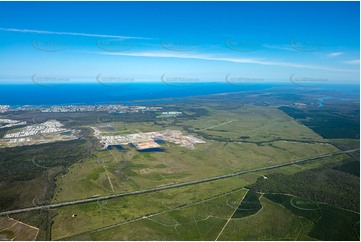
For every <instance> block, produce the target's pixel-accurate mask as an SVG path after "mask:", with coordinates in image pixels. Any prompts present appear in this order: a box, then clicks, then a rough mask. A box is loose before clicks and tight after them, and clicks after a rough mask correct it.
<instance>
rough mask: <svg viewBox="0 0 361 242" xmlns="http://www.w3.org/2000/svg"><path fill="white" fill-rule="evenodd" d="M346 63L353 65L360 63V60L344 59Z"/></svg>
mask: <svg viewBox="0 0 361 242" xmlns="http://www.w3.org/2000/svg"><path fill="white" fill-rule="evenodd" d="M343 63H345V64H351V65H360V60H347V61H344V62H343Z"/></svg>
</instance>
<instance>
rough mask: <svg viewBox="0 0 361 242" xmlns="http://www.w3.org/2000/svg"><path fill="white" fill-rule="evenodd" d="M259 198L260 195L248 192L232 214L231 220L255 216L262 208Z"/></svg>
mask: <svg viewBox="0 0 361 242" xmlns="http://www.w3.org/2000/svg"><path fill="white" fill-rule="evenodd" d="M259 197H260V195H259V194H257V193H255V192H254V191H252V190H250V191H248V192H247V195H246V196H245V198H244V199H243V200H242V203H241V204H240V205H239V206H238V208H237V210H236V211H235V212H234V214H233V216H232V218H243V217H247V216H249V215H252V214H256V213H257V212H258V211H259V210H260V209H261V208H262V205H261V203H260V201H259Z"/></svg>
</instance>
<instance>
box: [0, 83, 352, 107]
mask: <svg viewBox="0 0 361 242" xmlns="http://www.w3.org/2000/svg"><path fill="white" fill-rule="evenodd" d="M275 87H276V88H299V87H297V86H295V85H292V84H289V83H273V84H272V83H267V84H265V83H262V84H254V85H250V86H247V85H239V86H238V85H231V84H229V83H196V84H189V85H185V86H171V85H165V84H164V83H136V84H134V83H133V84H129V85H126V86H104V85H100V84H95V83H94V84H64V85H54V86H40V85H37V84H34V83H32V84H0V105H65V104H89V105H91V104H106V103H107V104H110V103H119V104H131V102H132V101H139V100H141V101H142V102H141V104H156V103H157V102H154V101H150V100H154V99H162V98H182V97H188V96H199V95H207V94H218V93H230V92H243V91H252V90H265V89H269V88H275ZM326 89H329V90H338V91H341V89H342V90H343V92H344V93H353V94H355V93H356V94H358V93H359V86H358V85H357V86H356V85H352V86H342V88H341V89H340V85H337V86H327V87H326Z"/></svg>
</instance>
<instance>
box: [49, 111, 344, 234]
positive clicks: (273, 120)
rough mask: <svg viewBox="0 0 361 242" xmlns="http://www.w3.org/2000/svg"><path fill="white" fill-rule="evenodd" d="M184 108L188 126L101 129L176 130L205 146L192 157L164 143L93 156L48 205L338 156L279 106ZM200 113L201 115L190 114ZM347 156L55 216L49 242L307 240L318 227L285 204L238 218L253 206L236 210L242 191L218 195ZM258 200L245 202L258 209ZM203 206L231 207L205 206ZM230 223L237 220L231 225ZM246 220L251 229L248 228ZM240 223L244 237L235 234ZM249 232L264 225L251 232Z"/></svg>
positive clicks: (110, 126)
mask: <svg viewBox="0 0 361 242" xmlns="http://www.w3.org/2000/svg"><path fill="white" fill-rule="evenodd" d="M185 110H187V111H184V114H185V117H187V115H189V116H188V117H190V118H184V117H182V118H180V119H174V120H172V121H170V122H162V123H158V124H155V123H154V122H131V123H129V122H123V121H121V120H119V121H116V122H107V123H99V124H98V125H97V126H98V128H99V127H100V131H102V132H104V135H119V134H130V133H137V132H150V131H159V130H164V129H177V130H180V131H182V132H183V133H184V134H193V135H195V136H197V137H199V138H201V139H203V140H205V141H206V144H197V145H196V146H195V147H196V149H194V150H190V149H187V148H183V147H179V146H177V145H175V144H171V143H168V142H167V143H165V144H161V146H162V148H164V152H138V151H137V150H135V148H133V147H130V146H128V145H124V146H123V147H122V149H116V148H113V149H111V150H102V151H100V150H98V151H94V152H93V155H92V156H91V157H89V158H87V159H84V160H82V161H81V162H79V163H76V164H73V165H72V166H71V167H69V169H68V172H67V173H66V174H64V175H62V176H59V177H57V182H56V183H57V189H56V192H55V196H54V198H53V201H52V202H61V201H69V200H75V199H81V198H87V197H96V196H101V195H106V194H114V193H125V192H127V191H135V190H140V189H146V188H150V187H155V186H160V185H165V184H174V183H182V182H186V181H194V180H199V179H203V178H208V177H212V176H218V175H223V174H228V173H232V172H236V171H242V170H248V169H253V168H260V167H266V166H270V165H274V164H281V163H285V162H289V161H293V160H298V159H305V158H308V157H314V156H319V155H322V154H328V153H333V152H337V151H339V149H338V148H336V147H335V146H334V145H332V144H331V143H330V142H329V141H328V140H325V139H323V138H322V137H321V136H319V135H318V134H316V133H315V132H314V131H312V130H311V129H309V128H307V127H305V126H304V125H302V124H300V123H298V122H296V121H295V120H293V119H292V118H290V117H289V116H287V115H286V114H285V113H283V112H282V111H280V110H278V109H276V108H271V107H267V108H266V107H256V106H243V107H241V108H236V109H232V110H221V109H216V108H214V107H213V108H212V107H207V106H201V107H199V108H198V109H196V110H193V111H194V112H192V111H190V110H191V109H190V108H188V109H187V108H186V109H185ZM195 113H202V115H199V116H197V117H194V116H192V115H194V114H195ZM347 157H348V156H347V155H339V156H335V157H331V158H327V159H320V160H317V161H312V162H310V163H302V164H297V165H291V166H287V167H282V168H279V169H275V170H267V171H264V172H255V173H249V174H244V175H242V176H239V177H234V178H229V179H225V180H220V181H214V182H210V183H203V184H199V185H192V186H188V187H183V188H177V189H172V190H166V191H161V192H156V193H151V194H144V195H139V196H130V197H123V198H117V199H111V200H107V201H102V202H93V203H87V204H81V205H75V206H68V207H62V208H58V209H56V212H57V215H56V216H55V217H54V218H53V221H54V223H53V226H52V239H56V240H58V239H70V240H72V239H75V240H76V239H88V240H90V239H91V240H110V239H111V240H144V239H146V240H214V239H215V238H217V237H218V236H220V237H219V239H220V240H223V239H225V240H228V239H230V240H237V239H249V240H252V239H310V237H308V235H307V234H308V233H309V231H310V229H311V228H312V222H311V221H310V220H307V219H306V218H299V217H297V216H296V215H294V214H292V213H291V212H290V211H288V210H287V209H286V208H284V207H283V206H281V205H280V204H277V203H274V202H272V201H269V200H267V199H266V198H264V197H261V203H262V208H261V209H260V204H259V203H258V205H257V206H252V209H253V208H254V211H253V212H252V213H251V214H252V215H251V214H239V213H237V211H240V210H239V209H244V208H250V207H249V206H246V205H245V203H244V204H243V205H242V204H241V205H240V204H239V203H240V201H241V200H240V199H241V198H243V196H244V195H245V194H246V191H245V190H240V191H239V192H238V193H237V194H238V195H237V196H236V197H233V196H234V195H235V194H236V192H235V193H232V194H233V195H232V194H228V195H226V196H223V197H219V196H221V195H222V194H224V192H230V191H233V190H234V189H240V188H242V187H245V186H248V185H251V184H253V183H255V182H256V181H258V180H260V179H265V180H266V179H268V178H267V176H269V175H272V174H279V173H281V174H298V173H299V172H302V171H305V170H308V169H313V168H318V167H323V166H325V165H331V164H333V165H334V164H338V165H341V164H342V161H343V160H344V159H346V158H347ZM252 194H254V193H253V192H251V193H250V195H249V196H250V198H249V197H247V199H246V200H245V202H256V200H255V199H254V198H255V197H254V196H251V195H252ZM257 196H258V195H256V197H257ZM207 199H212V201H216V200H217V201H218V200H219V201H221V202H217V203H221V204H223V203H226V205H222V206H220V205H219V206H218V205H217V206H216V205H214V204H213V203H209V202H204V201H206V200H207ZM222 199H225V201H224V200H222ZM198 203H201V204H198ZM188 205H191V206H190V207H187V206H188ZM248 205H249V204H248ZM184 206H186V207H184ZM237 208H238V209H237ZM259 209H260V210H259ZM216 215H217V216H216ZM247 215H250V216H247ZM231 216H234V218H232V219H231V220H230V222H229V223H228V224H227V226H225V224H226V223H227V220H228V219H229V218H230V217H231ZM260 216H261V217H260ZM267 216H271V217H272V216H273V217H275V218H276V219H278V220H279V223H273V224H272V223H269V222H266V218H267ZM249 219H251V222H252V223H250V222H244V221H248V220H249ZM253 220H254V221H253ZM242 221H243V222H242ZM238 223H241V226H242V229H240V228H239V227H237V226H239V224H238ZM266 223H268V224H266ZM251 225H252V226H256V225H259V226H261V225H262V226H263V227H262V228H260V229H259V230H255V231H251V229H252V226H251ZM106 226H113V227H110V228H106ZM243 226H245V229H243ZM104 227H105V228H104ZM102 228H104V229H102ZM223 228H224V231H223V232H222V233H221V231H222V229H223ZM247 228H248V229H247ZM228 230H231V231H228ZM227 231H228V232H227Z"/></svg>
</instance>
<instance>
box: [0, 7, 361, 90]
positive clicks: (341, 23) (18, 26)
mask: <svg viewBox="0 0 361 242" xmlns="http://www.w3.org/2000/svg"><path fill="white" fill-rule="evenodd" d="M359 14H360V13H359V2H227V3H225V2H208V3H204V2H203V3H201V2H169V3H165V2H155V3H149V2H132V3H127V2H107V3H104V2H90V3H89V2H88V3H82V2H33V3H29V2H13V3H10V2H1V3H0V16H1V17H0V61H1V63H2V64H1V65H0V83H5V82H6V83H8V82H12V83H15V82H31V81H32V80H33V78H34V75H36V76H37V77H38V78H39V77H54V79H57V78H58V79H57V80H63V79H66V80H68V81H72V82H78V81H82V82H85V81H86V82H96V81H97V77H99V75H101V76H102V77H114V79H117V80H120V81H122V80H129V79H132V80H133V81H134V80H135V81H140V82H141V81H159V80H160V79H161V77H162V76H163V77H164V75H166V76H167V77H168V78H170V79H172V78H178V79H179V80H195V79H196V80H198V81H220V82H222V81H225V79H226V78H227V77H228V78H229V77H233V79H234V80H262V81H265V82H278V81H282V82H284V81H289V80H290V78H294V77H297V78H298V79H299V80H315V81H317V80H322V81H329V82H355V83H358V82H359V75H360V74H359V65H360V63H359V59H360V56H359V52H360V50H359V43H360V38H359V36H360V33H359V29H360V26H359ZM108 79H109V78H108ZM104 80H107V79H106V78H105V79H104Z"/></svg>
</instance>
